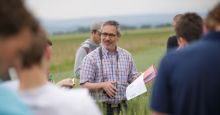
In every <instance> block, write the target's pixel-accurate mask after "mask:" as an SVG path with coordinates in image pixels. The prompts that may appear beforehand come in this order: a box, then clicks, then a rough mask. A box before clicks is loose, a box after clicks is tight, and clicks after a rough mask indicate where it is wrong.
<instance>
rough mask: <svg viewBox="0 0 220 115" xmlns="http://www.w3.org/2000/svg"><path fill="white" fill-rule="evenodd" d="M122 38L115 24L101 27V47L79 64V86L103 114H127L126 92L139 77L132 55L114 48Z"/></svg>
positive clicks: (108, 23)
mask: <svg viewBox="0 0 220 115" xmlns="http://www.w3.org/2000/svg"><path fill="white" fill-rule="evenodd" d="M120 36H121V34H120V31H119V24H118V22H116V21H106V22H104V23H103V25H102V27H101V47H99V48H97V49H96V50H94V51H93V52H91V53H90V54H88V55H87V56H86V57H85V58H84V59H83V62H82V66H81V71H80V84H81V86H82V87H85V88H88V89H89V90H90V93H91V95H92V96H93V97H94V98H95V99H98V101H100V102H101V103H102V104H103V107H104V110H103V112H104V114H107V115H113V114H117V115H118V114H120V112H121V113H122V114H126V111H124V110H126V108H127V104H126V97H125V91H126V87H127V86H128V84H129V83H131V82H132V81H133V80H134V79H135V78H136V77H137V75H138V72H137V70H136V67H135V65H134V61H133V58H132V55H131V54H130V53H129V52H128V51H126V50H125V49H122V48H120V47H118V46H117V44H118V41H119V38H120Z"/></svg>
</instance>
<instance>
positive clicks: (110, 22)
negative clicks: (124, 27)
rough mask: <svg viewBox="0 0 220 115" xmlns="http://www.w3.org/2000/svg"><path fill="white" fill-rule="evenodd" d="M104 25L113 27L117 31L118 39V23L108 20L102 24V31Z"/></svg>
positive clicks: (119, 34)
mask: <svg viewBox="0 0 220 115" xmlns="http://www.w3.org/2000/svg"><path fill="white" fill-rule="evenodd" d="M106 25H111V26H115V28H116V30H117V35H118V36H119V37H120V36H121V32H120V28H119V23H118V22H117V21H114V20H109V21H106V22H104V23H103V24H102V27H101V30H102V29H103V27H104V26H106Z"/></svg>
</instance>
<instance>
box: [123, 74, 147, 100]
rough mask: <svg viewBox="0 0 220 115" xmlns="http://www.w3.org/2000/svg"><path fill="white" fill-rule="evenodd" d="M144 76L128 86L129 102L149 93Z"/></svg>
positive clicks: (127, 95) (127, 96)
mask: <svg viewBox="0 0 220 115" xmlns="http://www.w3.org/2000/svg"><path fill="white" fill-rule="evenodd" d="M143 76H144V73H142V74H141V75H140V76H139V77H138V78H137V79H136V80H135V81H133V82H132V83H131V84H130V85H128V87H127V88H126V98H127V100H130V99H133V98H135V97H137V96H139V95H141V94H143V93H145V92H146V91H147V88H146V86H145V83H144V79H143Z"/></svg>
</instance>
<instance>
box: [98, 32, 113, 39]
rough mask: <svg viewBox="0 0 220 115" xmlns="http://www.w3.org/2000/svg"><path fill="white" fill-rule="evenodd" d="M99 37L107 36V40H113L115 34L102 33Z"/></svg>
mask: <svg viewBox="0 0 220 115" xmlns="http://www.w3.org/2000/svg"><path fill="white" fill-rule="evenodd" d="M101 36H103V37H107V36H108V37H109V38H114V37H116V34H113V33H106V32H103V33H101Z"/></svg>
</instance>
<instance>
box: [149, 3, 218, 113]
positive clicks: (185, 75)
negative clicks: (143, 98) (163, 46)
mask: <svg viewBox="0 0 220 115" xmlns="http://www.w3.org/2000/svg"><path fill="white" fill-rule="evenodd" d="M219 14H220V3H218V4H217V6H216V7H215V8H214V9H213V10H211V11H210V12H209V14H208V16H207V18H206V20H205V21H206V22H205V23H206V25H207V28H208V30H209V32H208V33H207V34H206V35H204V36H203V37H202V38H201V40H200V41H198V42H195V43H193V44H191V45H189V46H187V47H185V48H183V49H181V50H179V51H178V52H173V53H170V54H168V55H166V56H165V57H164V58H163V59H162V61H161V64H160V67H159V73H158V76H157V77H156V81H155V83H154V86H153V93H152V99H151V105H150V107H151V109H152V111H153V115H167V114H170V115H219V114H220V109H219V107H220V98H219V97H220V90H219V88H220V77H219V76H220V71H219V68H220V15H219ZM185 58H187V59H185Z"/></svg>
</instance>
